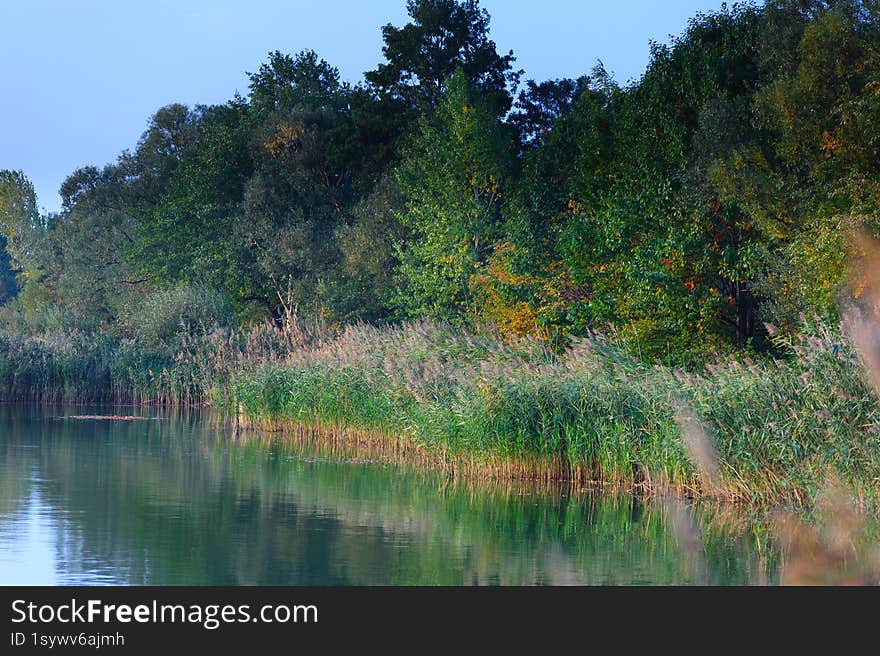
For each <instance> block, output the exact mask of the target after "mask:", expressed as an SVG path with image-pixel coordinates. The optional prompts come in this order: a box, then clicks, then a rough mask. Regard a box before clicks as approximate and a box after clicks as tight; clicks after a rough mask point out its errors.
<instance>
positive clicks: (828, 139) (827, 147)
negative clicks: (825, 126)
mask: <svg viewBox="0 0 880 656" xmlns="http://www.w3.org/2000/svg"><path fill="white" fill-rule="evenodd" d="M839 147H840V141H839V140H838V139H835V138H834V137H832V136H831V134H830V133H829V132H828V130H824V131H823V132H822V145H821V146H820V148H821V149H822V152H823V153H826V154H827V155H833V154H834V151H835V150H836V149H838V148H839Z"/></svg>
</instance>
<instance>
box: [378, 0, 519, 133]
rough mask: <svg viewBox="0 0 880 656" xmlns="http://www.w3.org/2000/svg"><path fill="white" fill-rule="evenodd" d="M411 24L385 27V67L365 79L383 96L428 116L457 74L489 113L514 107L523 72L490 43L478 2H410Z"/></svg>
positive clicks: (501, 112) (486, 20) (510, 55)
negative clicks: (515, 94) (517, 87)
mask: <svg viewBox="0 0 880 656" xmlns="http://www.w3.org/2000/svg"><path fill="white" fill-rule="evenodd" d="M406 8H407V12H408V13H409V16H410V18H411V19H412V22H410V23H407V24H406V25H405V26H403V27H400V28H398V27H394V26H393V25H391V24H388V25H386V26H385V27H383V28H382V40H383V41H384V43H385V45H384V47H383V48H382V54H383V55H384V56H385V60H386V62H385V63H383V64H379V66H378V67H377V68H376V69H375V70H372V71H368V72H367V73H365V74H364V77H365V79H366V80H367V82H368V83H369V84H370V85H371V86H372V87H373V88H374V89H376V91H377V92H378V93H379V94H380V95H390V96H392V97H394V98H396V99H399V100H401V101H402V102H403V105H404V106H405V107H406V108H407V109H410V110H416V111H418V112H424V111H429V110H431V109H432V108H434V107H436V106H437V105H438V104H439V103H440V101H441V98H443V96H444V94H445V91H446V87H445V85H446V81H447V80H448V79H449V78H450V76H452V74H453V73H455V72H456V71H457V70H460V71H461V74H462V75H463V76H464V79H465V80H466V81H467V83H468V84H469V85H471V86H472V87H474V88H475V89H478V90H479V91H480V93H481V94H482V95H483V97H484V99H485V104H486V109H487V111H488V112H489V113H490V114H492V115H494V116H503V115H504V114H506V113H507V111H508V110H509V109H510V107H511V104H512V92H513V90H514V89H515V88H516V86H517V83H518V81H519V76H520V72H518V71H514V70H513V68H512V66H513V62H514V61H515V58H514V56H513V51H510V52H508V53H507V54H506V55H500V54H498V52H497V50H496V47H495V42H494V41H492V40H491V39H490V38H489V13H488V12H487V11H486V10H485V9H481V8H480V6H479V3H478V2H477V0H464V1H463V2H457V1H456V0H407V3H406Z"/></svg>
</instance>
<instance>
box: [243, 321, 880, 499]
mask: <svg viewBox="0 0 880 656" xmlns="http://www.w3.org/2000/svg"><path fill="white" fill-rule="evenodd" d="M778 346H779V347H780V349H782V350H784V351H785V352H786V357H785V358H780V359H771V358H767V359H762V360H760V361H756V360H752V359H749V358H745V359H744V360H742V361H732V362H729V363H724V364H717V365H708V366H707V367H706V369H705V371H702V372H700V373H694V372H686V371H681V370H674V369H669V368H664V367H660V366H650V365H646V364H644V363H642V362H639V361H638V360H636V359H635V358H632V357H630V356H628V355H627V354H626V353H625V352H624V351H623V350H621V349H619V348H617V347H616V346H615V345H613V344H611V343H609V342H607V341H605V340H603V339H601V338H599V337H593V338H590V339H584V340H576V341H575V342H574V343H573V344H572V345H571V347H570V348H569V349H568V350H567V351H565V352H564V353H553V352H550V351H548V350H546V349H545V348H543V346H542V345H541V344H540V343H537V342H528V341H524V342H519V343H514V344H505V343H502V342H500V341H498V340H494V339H492V338H490V337H486V336H474V335H470V334H467V333H464V332H462V331H459V330H456V329H453V328H451V327H449V326H443V325H437V324H431V323H427V322H420V323H413V324H407V325H403V326H397V327H386V328H379V327H375V326H349V327H347V328H345V329H344V330H342V332H341V333H339V334H338V335H336V336H334V337H330V338H324V339H315V340H313V341H311V342H310V343H308V344H303V345H301V346H300V347H298V348H295V349H292V350H291V351H290V352H289V353H288V354H287V355H286V356H285V357H284V358H282V359H280V360H277V361H271V362H266V363H264V364H263V365H261V366H254V367H246V368H244V369H241V370H239V371H238V372H236V374H235V375H233V376H232V378H231V383H230V391H229V396H230V400H231V405H230V408H231V409H232V410H234V412H235V413H236V414H238V415H239V416H241V417H243V418H245V419H247V420H248V421H250V422H253V423H261V424H262V425H264V426H266V427H274V428H277V427H279V426H315V425H319V426H328V425H329V426H337V427H338V426H345V427H350V428H356V429H359V430H364V431H373V432H378V433H381V434H384V435H386V436H388V439H394V440H399V439H401V438H403V439H406V440H408V441H410V442H411V443H412V444H413V445H414V446H415V447H416V448H417V449H418V450H419V453H428V454H434V457H435V458H436V459H437V460H438V461H440V462H442V463H446V465H447V467H448V468H449V469H451V470H452V471H453V472H454V473H456V474H458V475H465V476H488V477H493V478H505V477H509V478H533V479H536V480H537V479H541V478H553V479H560V480H567V479H572V480H576V481H577V482H579V483H584V484H587V483H591V484H592V483H595V484H600V485H604V486H614V487H617V488H621V487H622V488H625V489H628V490H636V491H643V492H648V493H660V492H677V493H681V494H684V495H687V496H692V497H718V498H725V499H732V500H739V501H745V502H749V503H755V504H760V505H783V506H791V507H810V506H811V505H813V504H814V503H815V502H816V500H817V499H818V498H819V497H820V496H821V494H822V491H823V489H824V486H825V484H826V482H827V480H829V477H832V476H833V477H835V478H836V479H838V480H840V481H841V484H842V485H844V486H845V487H846V489H847V490H848V491H849V493H850V495H851V498H853V499H854V501H855V503H856V505H857V506H858V507H860V508H863V509H866V510H869V511H870V512H873V513H877V512H878V508H880V504H878V501H880V457H878V456H880V413H878V410H880V409H878V405H877V401H876V398H875V396H874V394H873V393H872V390H871V387H870V384H869V382H868V379H867V377H866V374H865V372H864V370H863V369H862V367H861V363H860V360H859V358H858V356H857V353H856V352H855V350H854V349H853V347H852V345H851V344H850V343H849V341H848V340H847V339H846V338H845V337H844V336H843V335H842V333H841V332H840V331H839V330H832V329H830V328H829V327H828V326H826V325H824V324H822V323H820V322H807V323H806V324H805V326H804V330H803V332H802V333H801V334H800V335H799V336H798V337H797V338H794V339H790V340H788V341H783V340H781V339H780V340H779V342H778ZM682 407H686V408H689V409H691V411H692V413H693V415H694V417H695V421H697V422H698V423H699V425H700V427H701V431H704V432H705V434H706V436H707V441H708V443H709V444H710V446H711V450H712V452H713V457H716V458H717V463H716V468H717V474H716V475H717V478H718V480H714V481H710V480H708V477H707V472H705V471H704V470H703V469H702V468H701V467H700V463H699V459H698V458H695V456H694V452H693V450H692V449H691V448H689V445H688V443H687V440H686V439H685V437H686V436H685V435H684V434H683V428H682V426H681V412H680V411H681V408H682ZM420 457H421V456H420Z"/></svg>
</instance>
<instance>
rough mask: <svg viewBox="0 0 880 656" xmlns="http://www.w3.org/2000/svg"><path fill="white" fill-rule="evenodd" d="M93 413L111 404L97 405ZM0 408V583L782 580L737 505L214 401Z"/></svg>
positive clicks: (770, 554) (664, 582)
mask: <svg viewBox="0 0 880 656" xmlns="http://www.w3.org/2000/svg"><path fill="white" fill-rule="evenodd" d="M105 412H107V411H106V410H105ZM109 412H112V413H116V414H134V415H143V416H144V417H145V418H144V419H142V420H136V421H108V420H99V419H72V418H70V417H71V415H77V414H86V413H100V411H98V410H95V409H94V408H91V409H84V408H31V407H16V406H0V584H5V585H12V584H22V585H54V584H80V585H82V584H85V585H97V584H137V585H142V584H143V585H146V584H150V585H498V584H500V585H584V584H588V585H593V584H605V585H607V584H611V585H618V584H650V585H653V584H661V585H667V584H675V585H679V584H709V585H715V584H726V585H738V584H764V583H770V584H773V583H776V582H777V580H776V576H775V574H774V572H776V571H777V570H778V556H777V555H776V554H775V553H774V552H772V551H771V550H766V549H764V550H762V549H761V548H760V545H761V544H762V542H761V541H760V540H757V539H755V535H754V530H753V527H752V525H751V524H750V522H749V521H748V520H747V519H746V518H745V517H743V515H742V513H741V512H739V511H738V510H735V509H733V510H732V509H726V510H719V509H717V508H716V509H711V508H708V507H703V506H696V505H693V504H686V503H684V502H681V501H675V500H662V499H655V500H639V499H636V498H633V497H629V496H612V495H595V494H588V493H581V492H574V491H570V490H569V491H566V490H563V489H560V490H552V489H551V490H547V489H543V490H536V489H528V488H525V487H523V486H511V485H507V486H505V485H500V484H496V485H491V484H481V485H477V484H474V483H468V482H466V481H452V480H449V479H447V478H445V477H443V476H440V475H437V474H431V473H426V472H419V471H415V470H413V469H410V468H405V467H400V466H392V465H387V464H378V463H370V462H364V461H362V460H357V459H348V458H345V457H341V456H333V455H332V454H326V453H324V454H321V453H316V452H313V451H311V450H304V449H303V448H297V447H295V446H292V445H285V444H282V443H279V440H267V439H259V438H257V437H255V436H253V435H250V436H249V435H248V434H243V435H239V436H238V437H235V436H233V433H232V431H231V430H230V429H229V428H228V427H227V426H226V425H224V423H223V422H222V421H220V420H219V419H218V418H217V417H216V416H215V415H213V414H212V413H210V412H207V411H205V412H199V411H187V412H177V413H155V412H152V411H147V410H143V409H140V408H137V409H133V408H125V409H119V408H114V409H112V410H110V411H109Z"/></svg>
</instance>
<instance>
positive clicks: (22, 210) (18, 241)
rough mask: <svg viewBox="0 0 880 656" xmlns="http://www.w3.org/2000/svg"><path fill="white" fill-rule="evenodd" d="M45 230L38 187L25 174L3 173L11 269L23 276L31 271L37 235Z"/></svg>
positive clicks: (1, 195)
mask: <svg viewBox="0 0 880 656" xmlns="http://www.w3.org/2000/svg"><path fill="white" fill-rule="evenodd" d="M41 227H42V219H41V217H40V212H39V209H38V208H37V194H36V192H35V191H34V185H33V184H32V183H31V181H30V180H28V179H27V177H26V176H25V175H24V173H22V172H21V171H9V170H2V171H0V234H2V236H3V241H4V244H3V246H4V249H3V250H4V251H5V253H6V256H7V257H8V266H9V267H10V268H11V270H12V272H13V273H14V275H16V276H18V277H19V282H18V284H19V285H21V284H22V280H21V278H20V277H21V275H22V274H23V273H24V271H25V270H26V269H27V268H28V265H29V261H28V260H29V256H30V247H31V239H32V236H33V233H34V232H35V231H37V230H39V229H40V228H41Z"/></svg>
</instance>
